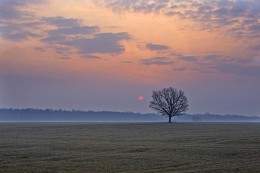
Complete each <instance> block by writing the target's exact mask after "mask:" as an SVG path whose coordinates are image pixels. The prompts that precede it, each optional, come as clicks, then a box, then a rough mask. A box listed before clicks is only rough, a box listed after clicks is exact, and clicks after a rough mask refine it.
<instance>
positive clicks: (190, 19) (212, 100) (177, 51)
mask: <svg viewBox="0 0 260 173" xmlns="http://www.w3.org/2000/svg"><path fill="white" fill-rule="evenodd" d="M165 87H174V88H177V89H181V90H183V91H184V92H185V95H186V96H187V98H188V101H189V105H190V106H189V110H188V112H187V113H190V114H196V113H214V114H238V115H253V116H260V1H259V0H182V1H180V0H66V1H64V0H23V1H21V0H0V107H1V108H28V107H29V108H43V109H44V108H53V109H66V110H71V109H79V110H95V111H100V110H106V111H131V112H141V113H150V112H152V110H150V109H149V102H150V101H151V95H152V91H154V90H160V89H162V88H165Z"/></svg>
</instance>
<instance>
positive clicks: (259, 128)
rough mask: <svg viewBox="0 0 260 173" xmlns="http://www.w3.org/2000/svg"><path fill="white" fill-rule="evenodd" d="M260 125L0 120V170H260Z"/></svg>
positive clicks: (20, 171) (93, 171)
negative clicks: (21, 121)
mask: <svg viewBox="0 0 260 173" xmlns="http://www.w3.org/2000/svg"><path fill="white" fill-rule="evenodd" d="M259 165H260V123H240V124H238V123H233V124H230V123H229V124H228V123H222V124H221V123H172V124H167V123H147V124H141V123H140V124H138V123H137V124H127V123H125V124H87V123H14V124H12V123H0V172H3V173H8V172H19V173H23V172H90V173H95V172H111V173H116V172H131V173H132V172H133V173H134V172H205V173H206V172H212V173H214V172H216V173H217V172H250V173H253V172H255V173H259V172H260V166H259Z"/></svg>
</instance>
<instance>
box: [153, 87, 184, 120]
mask: <svg viewBox="0 0 260 173" xmlns="http://www.w3.org/2000/svg"><path fill="white" fill-rule="evenodd" d="M188 106H189V105H188V100H187V97H186V96H185V95H184V92H183V91H182V90H177V89H175V88H172V87H169V88H164V89H162V90H160V91H153V95H152V101H151V102H150V105H149V107H150V108H152V109H153V110H155V111H156V112H158V113H160V114H162V115H166V116H168V117H169V123H171V122H172V117H173V116H179V115H182V114H183V113H184V112H186V111H187V110H188Z"/></svg>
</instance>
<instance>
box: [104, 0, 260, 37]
mask: <svg viewBox="0 0 260 173" xmlns="http://www.w3.org/2000/svg"><path fill="white" fill-rule="evenodd" d="M103 4H104V5H105V6H107V7H109V8H112V9H113V10H115V11H120V12H123V11H131V12H135V13H160V14H164V15H166V16H178V17H180V18H182V19H191V20H193V21H197V22H200V23H201V26H202V29H216V30H218V29H221V28H223V27H224V28H225V30H226V31H228V32H230V33H233V34H234V35H235V36H239V37H247V36H250V37H251V38H254V37H256V36H260V34H259V33H257V32H254V31H259V30H260V27H259V26H260V21H259V18H260V10H259V9H260V1H259V0H250V1H246V0H216V1H211V0H188V1H178V0H154V1H146V0H132V1H126V0H113V1H103Z"/></svg>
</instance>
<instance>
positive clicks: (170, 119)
mask: <svg viewBox="0 0 260 173" xmlns="http://www.w3.org/2000/svg"><path fill="white" fill-rule="evenodd" d="M169 123H172V116H170V115H169Z"/></svg>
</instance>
